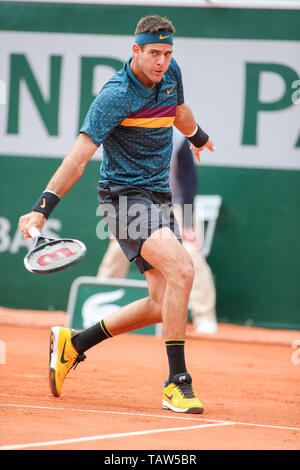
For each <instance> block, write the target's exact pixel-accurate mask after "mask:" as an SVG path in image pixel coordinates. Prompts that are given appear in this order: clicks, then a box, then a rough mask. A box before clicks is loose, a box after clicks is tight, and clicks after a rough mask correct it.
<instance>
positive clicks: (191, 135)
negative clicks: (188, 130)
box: [186, 124, 198, 138]
mask: <svg viewBox="0 0 300 470" xmlns="http://www.w3.org/2000/svg"><path fill="white" fill-rule="evenodd" d="M197 130H198V124H196V129H195V130H194V132H193V133H192V134H190V135H186V137H187V138H189V137H193V136H194V135H195V134H196V132H197Z"/></svg>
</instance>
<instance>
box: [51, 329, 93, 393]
mask: <svg viewBox="0 0 300 470" xmlns="http://www.w3.org/2000/svg"><path fill="white" fill-rule="evenodd" d="M76 333H77V332H76V331H75V330H72V329H69V328H63V327H60V326H54V327H53V328H51V335H50V358H49V382H50V389H51V392H52V394H53V395H54V396H55V397H59V396H60V395H61V391H62V387H63V383H64V381H65V378H66V376H67V374H68V373H69V372H70V370H71V369H72V367H74V368H75V367H76V366H77V364H78V363H79V362H80V361H84V359H85V358H86V356H85V354H79V353H78V351H76V349H75V348H74V346H73V344H72V341H71V338H72V336H73V335H74V334H76Z"/></svg>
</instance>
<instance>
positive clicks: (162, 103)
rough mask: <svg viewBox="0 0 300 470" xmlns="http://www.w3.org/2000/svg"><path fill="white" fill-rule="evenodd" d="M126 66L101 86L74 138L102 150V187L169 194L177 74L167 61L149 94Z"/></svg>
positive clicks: (179, 95)
mask: <svg viewBox="0 0 300 470" xmlns="http://www.w3.org/2000/svg"><path fill="white" fill-rule="evenodd" d="M131 60H132V59H129V60H128V61H127V62H126V63H125V64H124V67H123V68H122V70H120V71H119V72H117V73H116V74H115V75H114V76H113V77H112V78H111V79H110V80H109V81H108V82H107V83H106V84H105V85H104V87H103V88H102V90H101V91H100V93H99V95H98V96H97V97H96V99H95V100H94V101H93V103H92V104H91V106H90V109H89V111H88V113H87V115H86V118H85V121H84V123H83V125H82V127H81V129H80V132H84V133H86V134H87V135H88V136H89V137H90V138H91V139H92V141H93V142H94V143H95V144H96V145H97V146H98V147H99V146H100V145H101V144H103V161H102V164H101V169H100V173H101V182H102V183H108V184H127V185H137V186H143V187H145V188H146V189H149V190H151V191H159V192H169V191H170V186H169V168H170V160H171V155H172V136H173V129H172V127H173V123H174V120H175V116H176V106H177V105H180V104H183V102H184V96H183V85H182V78H181V71H180V68H179V66H178V64H177V63H176V61H175V60H174V59H173V58H172V59H171V62H170V65H169V68H168V70H167V72H166V73H165V74H164V76H163V78H162V79H161V81H160V82H159V83H158V84H157V85H156V87H155V89H153V90H152V89H149V88H147V87H146V86H144V85H143V84H142V83H141V82H140V81H139V80H138V79H137V78H136V77H135V75H134V74H133V72H132V70H131V68H130V61H131Z"/></svg>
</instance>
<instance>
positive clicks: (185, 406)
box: [162, 373, 203, 413]
mask: <svg viewBox="0 0 300 470" xmlns="http://www.w3.org/2000/svg"><path fill="white" fill-rule="evenodd" d="M162 407H163V408H164V409H166V410H172V411H175V412H179V413H203V405H202V403H201V401H200V400H199V398H198V397H197V395H196V393H195V392H194V390H193V387H192V377H191V376H190V374H188V373H184V374H176V375H174V377H173V379H172V382H170V383H169V382H168V381H167V380H166V381H165V384H164V389H163V398H162Z"/></svg>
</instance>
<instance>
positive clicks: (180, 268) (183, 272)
mask: <svg viewBox="0 0 300 470" xmlns="http://www.w3.org/2000/svg"><path fill="white" fill-rule="evenodd" d="M168 280H169V282H173V283H175V284H176V287H177V288H179V289H184V290H190V289H191V288H192V285H193V281H194V267H193V265H192V264H191V263H189V262H188V261H186V262H184V263H177V264H176V265H175V266H174V267H173V270H172V273H170V276H168V279H167V282H168Z"/></svg>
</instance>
